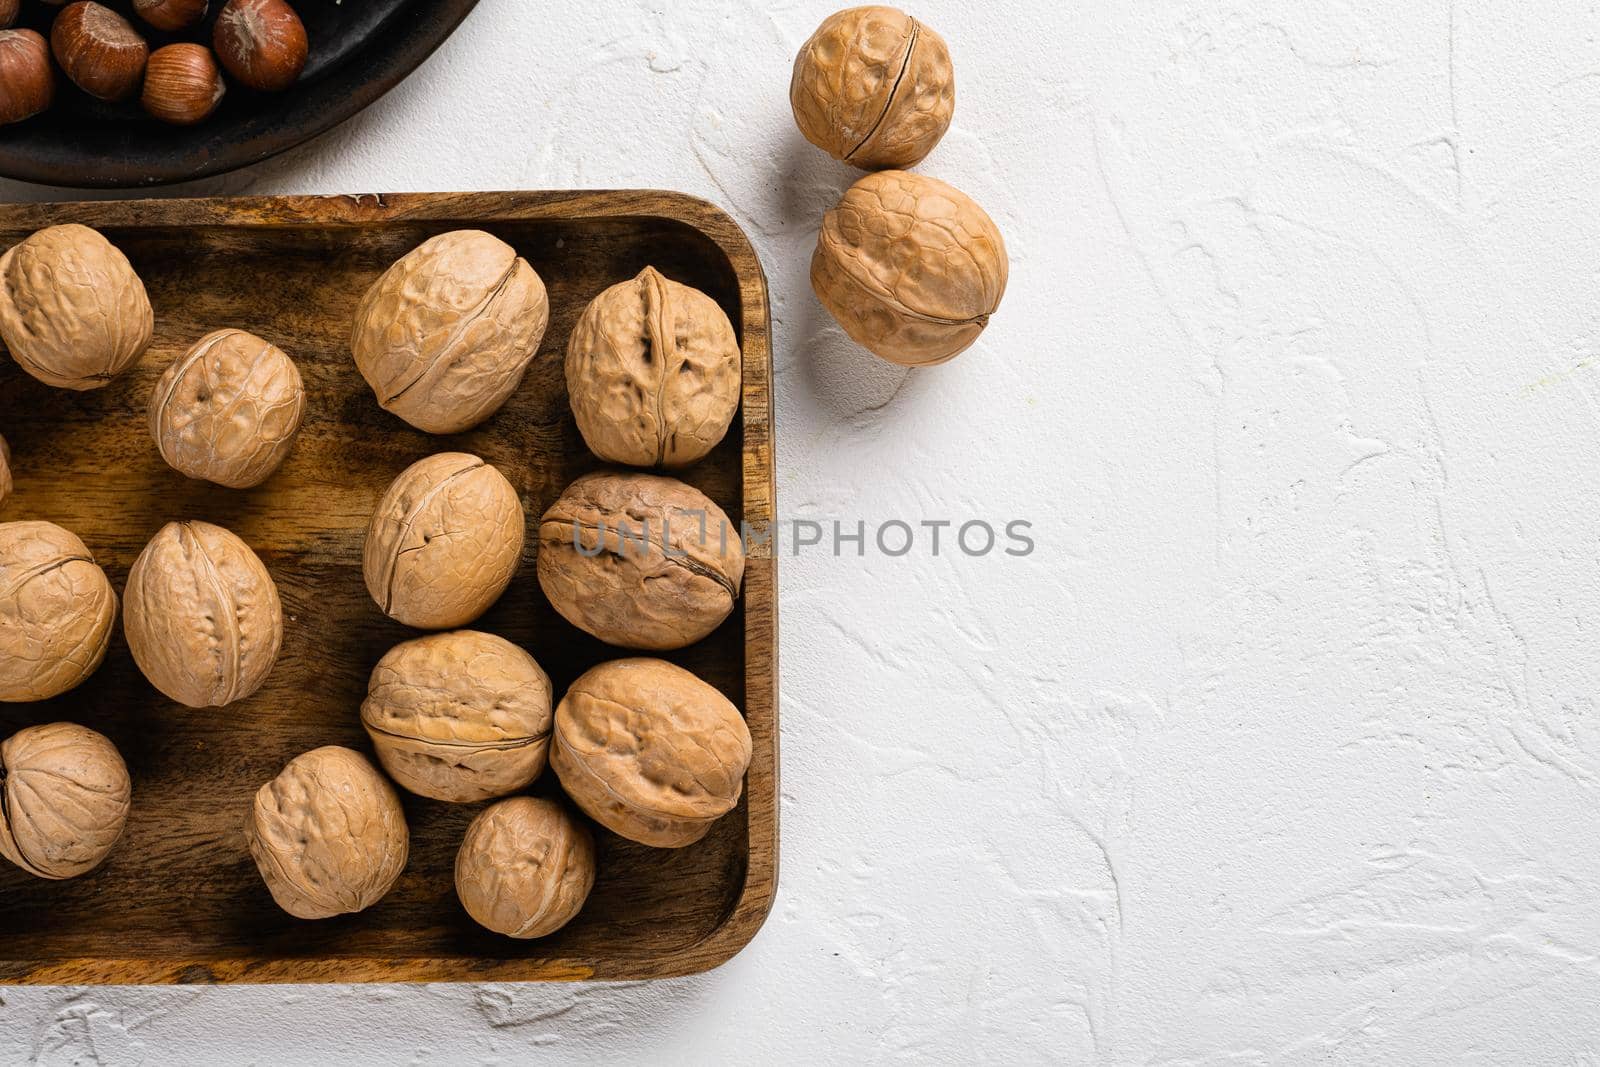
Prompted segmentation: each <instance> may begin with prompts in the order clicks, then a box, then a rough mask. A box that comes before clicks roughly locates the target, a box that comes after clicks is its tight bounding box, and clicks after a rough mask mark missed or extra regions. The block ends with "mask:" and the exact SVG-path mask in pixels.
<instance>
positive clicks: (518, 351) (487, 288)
mask: <svg viewBox="0 0 1600 1067" xmlns="http://www.w3.org/2000/svg"><path fill="white" fill-rule="evenodd" d="M549 321H550V300H549V297H548V295H547V294H546V293H545V288H544V282H543V281H542V280H541V279H540V278H539V275H538V273H536V272H535V271H534V269H533V268H532V267H530V266H528V263H527V261H526V260H524V259H522V258H521V257H519V256H518V255H517V253H516V250H515V249H513V248H512V247H511V246H510V245H508V244H506V243H505V242H504V241H502V240H500V239H499V238H496V237H492V236H490V235H489V234H487V233H484V232H483V231H482V230H456V231H453V232H451V233H442V234H440V235H439V236H437V237H433V238H430V239H429V240H427V241H424V242H423V243H422V244H421V245H419V246H417V247H416V248H414V249H412V250H411V251H410V252H408V253H406V255H405V256H404V257H402V258H401V259H400V260H399V261H398V262H396V263H395V264H394V265H393V266H391V267H390V268H389V269H388V270H386V271H384V273H383V275H382V276H381V277H380V278H379V279H378V280H377V281H375V282H373V283H372V287H371V288H370V289H368V290H367V293H366V295H365V296H364V297H362V299H361V305H360V307H359V308H357V310H356V318H355V326H354V328H353V330H352V331H351V335H350V349H351V352H352V353H353V354H354V355H355V360H356V366H357V367H358V368H359V369H360V371H361V376H362V377H363V378H365V379H366V380H367V384H368V385H370V386H372V391H373V392H374V393H375V394H377V397H378V403H379V404H380V405H381V406H382V407H383V409H384V410H385V411H389V412H392V413H393V414H395V415H398V416H399V417H400V418H402V419H404V420H405V421H406V422H408V423H410V424H411V425H412V426H415V427H416V428H417V429H419V430H423V431H425V432H427V433H460V432H461V431H462V430H469V429H471V428H472V427H474V426H476V425H478V424H479V423H480V422H482V421H483V420H484V419H487V418H488V417H489V416H490V415H493V414H494V413H495V412H496V411H499V410H500V408H501V406H502V405H503V404H505V402H506V400H507V398H509V397H510V396H511V394H512V393H514V392H515V391H516V389H517V386H518V385H520V384H521V383H522V376H523V374H524V373H525V372H526V371H527V369H528V364H529V363H530V362H531V361H532V360H533V357H534V356H535V355H536V354H538V351H539V342H540V341H541V340H542V339H543V338H544V330H545V327H546V326H547V325H548V324H549Z"/></svg>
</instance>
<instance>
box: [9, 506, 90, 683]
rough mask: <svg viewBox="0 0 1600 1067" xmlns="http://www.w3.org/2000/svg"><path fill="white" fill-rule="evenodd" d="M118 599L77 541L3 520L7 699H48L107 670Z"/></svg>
mask: <svg viewBox="0 0 1600 1067" xmlns="http://www.w3.org/2000/svg"><path fill="white" fill-rule="evenodd" d="M116 618H117V594H116V592H115V591H113V590H112V588H111V581H110V579H108V578H107V577H106V572H105V571H103V570H101V569H100V568H99V567H98V566H96V565H95V562H94V556H93V555H92V554H90V552H89V549H88V548H86V547H85V546H84V543H83V542H82V541H80V540H78V538H77V537H76V536H74V535H73V534H71V533H68V532H67V531H66V530H63V529H62V528H61V527H59V526H56V525H55V524H54V523H48V522H7V523H0V702H19V701H30V700H48V699H50V698H51V697H54V696H59V695H61V694H62V693H65V692H66V691H67V690H69V689H73V688H76V687H77V686H78V685H80V684H82V683H83V681H84V679H86V678H88V677H89V675H91V674H93V673H94V672H95V671H96V670H98V669H99V667H100V663H101V661H102V660H104V659H105V658H106V648H107V646H109V645H110V644H111V627H112V625H113V624H114V623H115V622H116Z"/></svg>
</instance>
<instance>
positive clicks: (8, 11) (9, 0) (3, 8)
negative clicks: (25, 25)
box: [0, 0, 22, 30]
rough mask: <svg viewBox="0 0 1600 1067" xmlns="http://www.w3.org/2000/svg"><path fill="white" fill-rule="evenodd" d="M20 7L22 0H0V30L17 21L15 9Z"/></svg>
mask: <svg viewBox="0 0 1600 1067" xmlns="http://www.w3.org/2000/svg"><path fill="white" fill-rule="evenodd" d="M21 7H22V0H0V30H3V29H5V28H6V27H8V26H10V25H11V24H12V23H14V22H16V21H17V10H18V9H19V8H21Z"/></svg>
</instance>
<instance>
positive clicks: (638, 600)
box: [538, 471, 744, 649]
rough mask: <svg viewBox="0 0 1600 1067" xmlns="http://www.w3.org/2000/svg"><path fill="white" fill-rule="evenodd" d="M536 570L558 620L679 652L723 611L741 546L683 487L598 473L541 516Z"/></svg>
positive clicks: (733, 529) (733, 531)
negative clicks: (557, 615)
mask: <svg viewBox="0 0 1600 1067" xmlns="http://www.w3.org/2000/svg"><path fill="white" fill-rule="evenodd" d="M538 574H539V586H540V588H542V589H543V590H544V594H545V596H546V597H548V598H549V600H550V603H551V605H553V606H554V607H555V609H556V610H557V611H558V612H560V613H561V615H562V617H563V618H565V619H566V620H567V621H568V622H570V623H572V624H573V625H574V626H576V627H578V628H579V629H581V630H585V631H587V632H589V633H591V634H593V635H594V636H596V637H598V638H599V639H600V640H602V641H605V642H607V643H608V644H613V645H620V646H622V647H623V648H648V649H669V648H682V647H684V646H685V645H691V644H693V643H694V642H696V641H698V640H700V639H701V638H702V637H704V636H706V635H707V634H709V633H710V632H711V631H712V630H715V629H716V628H717V627H718V626H719V625H721V623H722V620H723V619H726V618H727V617H728V614H729V613H730V612H732V611H733V605H734V601H735V600H736V599H738V596H739V585H740V583H741V582H743V581H744V548H743V546H742V545H741V544H740V538H739V528H738V527H737V526H735V525H733V523H732V522H731V521H730V520H729V518H728V516H727V514H726V513H724V512H723V510H722V509H721V508H719V507H717V505H716V504H714V503H712V502H711V500H710V499H709V498H708V497H707V496H706V495H705V494H704V493H702V492H700V491H699V490H698V489H695V488H694V487H693V486H690V485H685V484H684V483H683V482H680V481H678V480H677V479H675V478H666V477H662V476H660V475H654V474H623V473H616V472H608V471H601V472H599V473H596V474H586V475H584V476H583V477H582V478H579V479H578V480H577V481H575V482H573V483H572V484H571V485H569V486H568V487H567V490H566V492H564V493H562V494H561V496H560V498H559V499H558V500H556V502H555V503H554V504H552V505H550V510H548V511H546V512H545V513H544V518H543V519H542V520H540V523H539V557H538Z"/></svg>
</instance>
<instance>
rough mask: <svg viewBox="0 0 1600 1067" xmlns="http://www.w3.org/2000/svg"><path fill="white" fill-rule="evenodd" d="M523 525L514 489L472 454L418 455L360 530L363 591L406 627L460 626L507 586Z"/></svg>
mask: <svg viewBox="0 0 1600 1067" xmlns="http://www.w3.org/2000/svg"><path fill="white" fill-rule="evenodd" d="M524 525H525V519H524V517H523V514H522V502H521V501H520V500H518V499H517V491H516V490H515V489H513V488H512V487H511V483H510V482H508V481H506V478H505V475H503V474H501V473H500V472H499V471H497V470H495V469H494V468H493V467H491V466H489V464H487V463H485V462H484V461H483V460H481V459H479V458H478V457H477V456H470V455H467V454H466V453H463V452H442V453H440V454H439V455H436V456H429V457H428V458H427V459H424V460H419V461H417V462H416V463H413V464H412V465H411V466H410V467H408V468H406V470H405V472H404V473H402V474H401V475H400V477H398V478H396V479H395V480H394V484H393V485H391V486H389V491H388V492H386V493H384V495H383V499H382V500H381V501H379V502H378V508H377V510H376V511H375V512H374V513H373V516H372V523H371V525H369V526H368V527H367V543H366V548H365V550H364V551H363V553H362V571H363V572H364V574H365V576H366V580H367V590H368V592H370V593H371V594H372V599H373V600H375V601H377V602H378V607H380V608H382V609H383V613H384V614H385V615H388V616H389V617H390V618H392V619H396V620H398V621H400V622H403V623H405V624H406V625H407V626H415V627H417V628H418V629H420V630H452V629H455V628H456V627H460V626H465V625H466V624H467V623H469V622H471V621H472V620H473V619H476V618H477V617H478V616H480V615H482V614H483V613H484V612H486V611H488V610H489V609H490V608H491V607H493V606H494V602H495V601H496V600H499V599H500V594H502V593H504V592H505V591H506V587H507V586H508V585H510V584H511V577H512V575H514V574H515V573H516V571H517V563H518V562H519V561H520V560H521V558H522V542H523V537H524V530H523V527H524Z"/></svg>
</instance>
